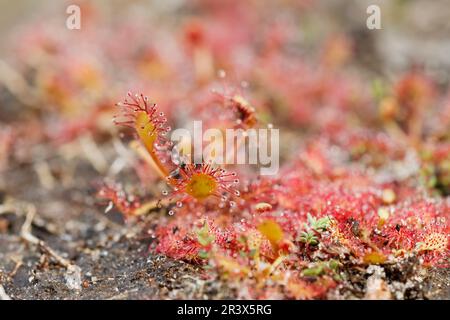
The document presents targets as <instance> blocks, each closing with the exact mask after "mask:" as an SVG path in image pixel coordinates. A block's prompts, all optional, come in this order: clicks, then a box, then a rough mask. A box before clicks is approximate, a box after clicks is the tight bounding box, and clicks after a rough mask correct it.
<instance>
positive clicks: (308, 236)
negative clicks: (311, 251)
mask: <svg viewBox="0 0 450 320" xmlns="http://www.w3.org/2000/svg"><path fill="white" fill-rule="evenodd" d="M299 241H301V242H304V243H307V244H310V245H316V244H318V243H319V239H317V237H316V236H315V235H314V233H312V232H311V231H303V232H302V233H301V234H300V237H299Z"/></svg>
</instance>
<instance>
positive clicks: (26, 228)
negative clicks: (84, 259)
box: [20, 205, 81, 290]
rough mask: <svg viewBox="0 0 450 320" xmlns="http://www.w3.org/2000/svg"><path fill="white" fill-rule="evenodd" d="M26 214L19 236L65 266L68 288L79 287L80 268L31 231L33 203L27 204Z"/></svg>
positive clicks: (34, 212)
mask: <svg viewBox="0 0 450 320" xmlns="http://www.w3.org/2000/svg"><path fill="white" fill-rule="evenodd" d="M26 211H27V214H26V218H25V222H24V223H23V225H22V228H21V231H20V236H21V237H22V239H24V240H25V241H27V242H29V243H31V244H34V245H37V246H38V247H39V249H40V250H41V251H42V252H43V253H45V254H47V255H49V256H51V257H52V258H53V259H55V261H56V262H57V263H58V264H60V265H61V266H63V267H65V268H66V269H67V272H66V275H65V278H66V285H67V286H68V287H69V288H70V289H76V290H80V289H81V268H80V267H78V266H77V265H74V264H72V263H71V262H70V261H69V260H67V259H65V258H63V257H62V256H60V255H59V254H58V253H57V252H56V251H54V250H53V249H52V248H50V247H49V246H48V245H47V244H46V243H45V242H44V241H42V240H40V239H39V238H37V237H36V236H34V235H33V234H32V233H31V225H32V223H33V219H34V216H35V215H36V208H35V207H34V206H33V205H28V206H27V209H26Z"/></svg>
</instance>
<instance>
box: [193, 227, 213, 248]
mask: <svg viewBox="0 0 450 320" xmlns="http://www.w3.org/2000/svg"><path fill="white" fill-rule="evenodd" d="M197 240H198V242H199V243H200V244H201V245H202V246H204V247H206V246H208V245H209V244H211V243H212V242H213V241H214V240H215V237H214V235H212V234H210V233H209V227H208V224H207V223H205V224H204V225H203V227H201V228H200V229H199V230H198V231H197Z"/></svg>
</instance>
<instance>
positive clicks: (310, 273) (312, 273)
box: [302, 264, 325, 277]
mask: <svg viewBox="0 0 450 320" xmlns="http://www.w3.org/2000/svg"><path fill="white" fill-rule="evenodd" d="M324 271H325V270H324V267H323V265H322V264H319V265H318V266H315V267H312V268H307V269H305V270H303V271H302V274H303V275H304V276H306V277H318V276H320V275H322V274H323V273H324Z"/></svg>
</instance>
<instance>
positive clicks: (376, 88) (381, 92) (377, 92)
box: [372, 79, 386, 101]
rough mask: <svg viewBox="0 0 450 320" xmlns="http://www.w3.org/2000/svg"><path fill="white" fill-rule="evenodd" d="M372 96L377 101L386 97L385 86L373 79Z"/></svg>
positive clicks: (378, 80)
mask: <svg viewBox="0 0 450 320" xmlns="http://www.w3.org/2000/svg"><path fill="white" fill-rule="evenodd" d="M372 95H373V97H374V98H375V99H376V100H378V101H380V100H381V99H382V98H383V97H384V96H386V86H385V84H384V83H383V82H382V81H381V80H380V79H375V80H374V81H373V82H372Z"/></svg>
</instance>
